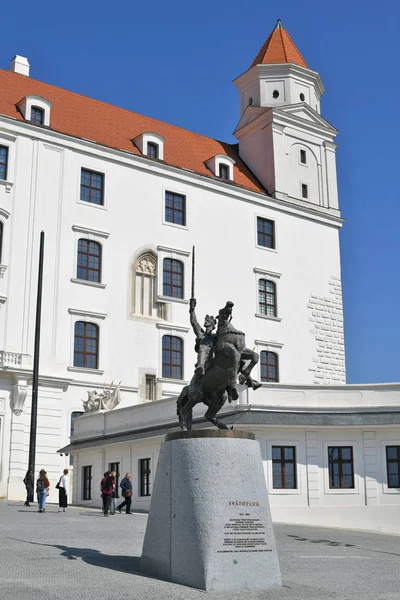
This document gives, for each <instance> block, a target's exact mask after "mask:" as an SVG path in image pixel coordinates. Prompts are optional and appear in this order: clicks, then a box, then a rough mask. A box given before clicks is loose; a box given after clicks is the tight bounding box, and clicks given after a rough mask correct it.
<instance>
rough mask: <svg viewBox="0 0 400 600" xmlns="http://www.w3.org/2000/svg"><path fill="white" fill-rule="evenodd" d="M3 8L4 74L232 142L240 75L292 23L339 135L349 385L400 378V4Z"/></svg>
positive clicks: (175, 2) (233, 0) (234, 0)
mask: <svg viewBox="0 0 400 600" xmlns="http://www.w3.org/2000/svg"><path fill="white" fill-rule="evenodd" d="M114 9H115V12H113V11H114ZM1 12H2V16H1V22H2V27H1V36H0V67H1V68H7V67H8V64H9V62H10V59H11V58H12V57H13V56H14V55H15V54H21V55H23V56H27V57H28V58H29V61H30V63H31V76H32V77H33V78H35V79H39V80H41V81H46V82H47V83H51V84H53V85H58V86H60V87H63V88H66V89H69V90H72V91H75V92H78V93H80V94H84V95H88V96H91V97H93V98H97V99H99V100H104V101H106V102H109V103H111V104H115V105H118V106H122V107H124V108H127V109H130V110H133V111H136V112H139V113H142V114H145V115H149V116H151V117H154V118H157V119H160V120H163V121H167V122H170V123H174V124H176V125H179V126H181V127H185V128H187V129H191V130H193V131H197V132H198V133H202V134H205V135H209V136H211V137H214V138H217V139H221V140H224V141H228V142H233V141H235V140H234V138H233V137H232V131H233V129H234V127H235V125H236V123H237V121H238V100H237V94H236V89H235V87H234V86H233V85H232V83H231V81H232V79H234V78H235V77H236V76H238V75H239V74H240V73H242V72H243V71H244V70H246V69H247V68H248V66H249V65H250V63H251V61H252V60H253V58H254V57H255V55H256V53H257V52H258V50H259V48H260V47H261V45H262V43H263V42H264V40H265V38H266V37H267V35H268V34H269V32H270V31H271V29H272V28H273V27H274V25H275V23H276V20H277V18H280V19H282V22H283V26H284V27H285V29H287V31H288V32H289V34H290V36H291V37H292V39H293V40H294V42H295V44H296V45H297V47H298V49H299V50H300V52H301V53H302V54H303V56H304V58H305V60H306V61H307V63H308V64H309V66H310V67H311V68H312V69H313V70H316V71H319V73H320V74H321V77H322V80H323V83H324V85H325V90H326V91H325V94H324V96H323V99H322V114H323V116H324V117H325V118H326V119H327V120H328V121H329V122H331V123H332V124H333V125H334V126H335V127H336V128H337V129H339V132H340V133H339V135H338V137H337V140H336V141H337V143H338V144H339V147H338V151H337V161H338V183H339V195H340V196H339V198H340V206H341V210H342V216H343V217H344V218H345V219H346V223H345V225H344V227H343V230H342V232H341V256H342V281H343V292H344V293H343V297H344V310H345V340H346V361H347V381H348V383H358V382H366V383H372V382H385V381H400V364H399V352H398V343H399V331H400V327H399V326H400V316H399V302H398V297H399V292H400V277H399V268H398V263H399V256H400V252H399V249H400V236H399V232H398V229H399V223H400V198H399V189H398V173H399V171H400V156H399V150H398V144H397V136H398V135H399V133H400V131H399V117H398V104H399V95H400V84H399V78H400V75H399V64H398V59H399V49H400V37H399V27H398V23H399V22H400V3H397V2H394V0H381V2H379V3H377V2H371V0H364V1H361V0H352V2H349V1H346V2H344V1H343V0H336V1H335V2H329V3H328V2H321V0H305V1H303V2H299V1H298V0H286V1H285V2H268V1H265V0H263V1H261V0H253V2H251V3H248V2H244V1H240V0H230V2H226V1H225V2H215V1H214V2H212V1H210V0H203V1H202V2H201V3H190V2H187V1H186V2H184V1H183V0H172V1H170V2H161V1H160V0H153V2H151V3H146V2H132V1H127V0H119V1H118V2H115V3H114V4H113V3H110V2H107V3H106V2H104V1H103V0H98V1H96V2H94V1H93V0H86V1H82V0H81V1H80V2H77V1H76V0H69V2H68V3H57V2H54V1H52V2H50V1H49V0H44V1H42V2H40V3H39V4H37V3H36V4H35V5H32V3H31V2H27V1H26V0H20V1H19V2H18V3H10V2H7V3H5V4H4V6H2V10H1Z"/></svg>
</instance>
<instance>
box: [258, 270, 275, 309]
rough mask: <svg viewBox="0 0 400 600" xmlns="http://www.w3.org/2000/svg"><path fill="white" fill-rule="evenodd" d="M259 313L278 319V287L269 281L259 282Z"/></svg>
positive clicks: (260, 280) (262, 280)
mask: <svg viewBox="0 0 400 600" xmlns="http://www.w3.org/2000/svg"><path fill="white" fill-rule="evenodd" d="M258 312H259V314H260V315H267V316H268V317H276V285H275V283H274V282H273V281H269V280H268V279H259V280H258Z"/></svg>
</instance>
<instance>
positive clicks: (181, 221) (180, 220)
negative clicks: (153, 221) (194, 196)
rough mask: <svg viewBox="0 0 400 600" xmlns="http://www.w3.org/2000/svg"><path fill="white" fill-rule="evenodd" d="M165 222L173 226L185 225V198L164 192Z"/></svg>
mask: <svg viewBox="0 0 400 600" xmlns="http://www.w3.org/2000/svg"><path fill="white" fill-rule="evenodd" d="M165 220H166V221H167V222H168V223H175V225H186V196H182V194H174V193H173V192H165Z"/></svg>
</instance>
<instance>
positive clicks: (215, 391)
mask: <svg viewBox="0 0 400 600" xmlns="http://www.w3.org/2000/svg"><path fill="white" fill-rule="evenodd" d="M196 304H197V302H196V299H195V298H194V248H193V255H192V298H191V299H190V303H189V314H190V323H191V325H192V328H193V331H194V333H195V336H196V345H195V351H196V352H197V362H196V365H195V372H194V375H193V377H192V380H191V382H190V384H189V385H187V386H185V387H184V388H183V390H182V392H181V393H180V395H179V398H178V400H177V414H178V417H179V422H180V425H181V429H182V430H190V429H191V428H192V412H193V407H194V406H195V405H196V404H199V403H200V402H203V403H204V404H205V405H206V406H208V410H207V412H206V414H205V418H206V419H207V420H208V421H210V422H211V423H213V424H214V425H215V426H216V427H218V428H219V429H228V427H227V426H226V425H225V424H224V423H222V421H220V420H219V419H218V418H217V416H216V415H217V413H218V411H219V410H221V408H222V407H223V405H224V404H225V402H226V401H227V400H228V401H229V402H232V401H233V400H237V399H238V398H239V394H238V391H237V387H236V386H237V380H238V378H239V382H240V383H241V384H246V385H247V386H248V387H251V388H253V390H256V389H258V388H259V387H260V386H261V384H260V383H259V382H258V381H256V380H255V379H253V378H252V377H251V371H252V369H253V367H254V366H255V365H256V364H257V363H258V359H259V356H258V354H257V353H256V352H253V351H252V350H250V349H249V348H246V342H245V335H244V333H243V332H242V331H238V330H237V329H235V327H233V325H232V324H231V321H232V310H233V306H234V304H233V302H227V303H226V304H225V306H224V307H223V308H221V310H220V311H219V312H218V317H217V319H215V318H214V317H213V316H210V315H206V317H205V320H204V328H202V327H201V325H200V324H199V322H198V320H197V317H196V312H195V308H196ZM216 326H217V331H216V333H214V329H215V327H216Z"/></svg>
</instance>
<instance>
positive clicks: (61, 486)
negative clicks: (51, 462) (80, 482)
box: [56, 469, 68, 512]
mask: <svg viewBox="0 0 400 600" xmlns="http://www.w3.org/2000/svg"><path fill="white" fill-rule="evenodd" d="M56 488H58V506H59V509H58V512H61V509H62V512H65V510H66V508H67V506H68V469H64V471H63V474H62V475H61V477H60V479H59V481H58V483H57V485H56Z"/></svg>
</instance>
